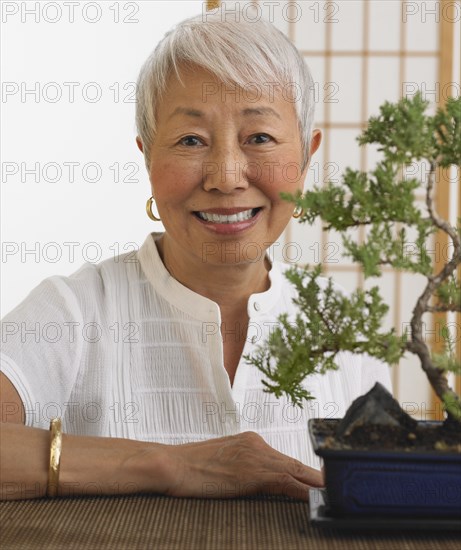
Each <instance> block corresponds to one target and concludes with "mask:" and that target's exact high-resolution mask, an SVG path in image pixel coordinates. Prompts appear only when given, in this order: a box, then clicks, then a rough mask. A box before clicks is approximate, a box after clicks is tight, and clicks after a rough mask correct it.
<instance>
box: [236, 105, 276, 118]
mask: <svg viewBox="0 0 461 550" xmlns="http://www.w3.org/2000/svg"><path fill="white" fill-rule="evenodd" d="M242 114H244V115H245V116H251V115H259V116H264V115H272V116H276V117H277V118H280V115H279V114H278V113H277V111H274V109H272V107H252V108H249V109H244V110H243V111H242Z"/></svg>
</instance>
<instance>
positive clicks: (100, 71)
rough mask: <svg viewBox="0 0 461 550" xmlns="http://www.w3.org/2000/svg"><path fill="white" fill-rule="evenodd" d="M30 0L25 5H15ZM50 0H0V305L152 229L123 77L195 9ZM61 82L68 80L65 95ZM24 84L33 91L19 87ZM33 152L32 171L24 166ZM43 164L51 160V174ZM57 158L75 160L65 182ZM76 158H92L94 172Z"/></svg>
mask: <svg viewBox="0 0 461 550" xmlns="http://www.w3.org/2000/svg"><path fill="white" fill-rule="evenodd" d="M35 4H39V9H38V10H37V12H36V13H37V15H34V13H32V14H31V13H26V12H25V11H24V9H25V8H26V9H27V10H34V9H35ZM53 4H57V3H56V2H40V3H36V2H2V16H3V20H2V56H1V66H2V74H1V76H2V103H1V111H2V112H1V115H2V136H1V137H2V146H1V155H2V170H3V173H2V182H1V186H2V189H1V199H2V206H1V239H2V263H1V274H2V278H1V298H2V299H1V312H2V315H4V314H5V313H7V312H8V311H9V310H11V309H12V308H13V307H14V306H15V305H16V304H17V303H18V302H19V301H20V300H22V299H23V298H24V297H25V296H26V295H27V293H28V292H29V291H30V290H31V289H32V288H33V287H34V286H36V285H37V284H38V283H39V282H40V281H41V280H43V279H44V278H45V277H47V276H50V275H56V274H61V275H67V274H70V273H72V272H74V271H76V270H77V269H78V268H79V267H80V266H81V265H82V264H83V263H84V262H85V261H97V260H98V259H102V258H106V257H110V256H111V255H112V254H116V253H118V251H120V252H121V253H123V252H124V251H127V250H132V249H133V247H134V246H140V245H141V244H142V242H143V241H144V239H145V238H146V235H147V234H148V233H149V232H150V231H152V230H159V229H161V225H160V224H153V222H151V221H150V220H149V219H148V218H147V216H146V214H145V202H146V200H147V198H148V197H149V196H150V185H149V181H148V177H147V173H146V171H145V167H144V160H143V157H142V155H141V153H140V152H139V150H138V148H137V146H136V143H135V137H136V131H135V123H134V109H135V104H134V102H133V99H132V93H133V89H134V85H133V83H134V82H135V81H136V79H137V76H138V72H139V69H140V67H141V65H142V63H143V62H144V60H145V59H146V58H147V56H148V55H149V53H150V52H151V51H152V49H153V48H154V47H155V46H156V44H157V43H158V42H159V40H160V39H161V38H162V37H163V35H164V34H165V32H167V31H168V30H169V29H170V28H171V27H172V26H173V25H174V24H175V23H176V22H178V21H180V20H182V19H184V18H185V17H189V16H193V15H199V14H200V13H201V10H202V2H200V1H190V0H188V1H177V0H175V1H168V2H167V1H158V0H156V1H153V2H152V1H151V2H149V1H137V2H118V6H119V8H118V19H119V22H118V23H117V22H116V18H117V11H116V10H115V7H114V5H115V4H116V2H113V1H112V2H111V1H108V2H101V1H99V2H79V5H77V6H76V7H75V12H74V21H73V22H71V21H70V11H69V8H68V7H66V6H65V4H66V2H60V3H59V4H60V5H62V16H61V18H60V20H59V21H57V22H55V23H51V22H47V21H46V19H49V20H54V19H55V18H56V16H57V14H58V11H57V9H56V8H55V7H54V6H53ZM95 4H96V6H94V5H95ZM15 5H16V6H17V7H18V8H19V11H18V13H16V14H11V15H9V12H10V10H13V9H14V6H15ZM85 6H86V8H85ZM98 6H99V10H100V11H99V12H98V9H97V7H98ZM111 6H112V8H113V9H111ZM7 10H8V13H7ZM98 14H99V15H100V20H99V21H97V22H95V23H90V22H87V21H85V17H86V18H87V19H89V20H92V19H96V18H97V17H98ZM21 19H23V20H25V22H22V21H21ZM36 19H38V20H39V21H38V22H36ZM5 20H6V22H4V21H5ZM124 20H126V21H124ZM132 21H133V22H132ZM136 21H137V22H136ZM36 83H37V84H36ZM53 83H57V85H55V84H53ZM64 83H77V84H76V85H73V86H74V92H75V97H74V98H73V102H72V98H71V97H70V89H71V87H72V86H71V85H70V84H67V85H65V84H64ZM89 83H95V84H96V85H93V84H89ZM15 85H17V87H18V91H17V92H15ZM124 87H125V89H124ZM34 89H37V90H38V93H37V96H35V94H34V93H26V94H25V95H23V97H21V95H22V94H21V92H26V90H34ZM117 90H119V92H120V93H119V96H118V97H117V95H116V93H117ZM57 91H58V93H59V91H61V92H62V97H61V99H60V100H58V101H56V102H55V101H54V100H55V98H56V97H57V96H56V94H57ZM98 92H100V93H101V98H100V99H99V101H95V102H92V100H93V99H95V98H96V97H97V94H98ZM37 162H38V163H39V171H40V173H39V175H38V176H37V179H38V181H36V177H35V175H34V174H33V173H27V170H33V169H34V167H35V164H36V163H37ZM50 163H57V164H58V165H59V167H60V169H61V170H62V177H61V178H60V179H59V180H58V181H56V182H53V181H52V180H54V179H56V177H57V175H58V171H57V170H56V169H55V167H54V165H53V164H50ZM64 163H79V165H78V166H75V175H74V181H73V182H72V181H69V180H70V179H71V178H69V174H70V170H71V168H70V167H69V165H68V164H67V165H65V164H64ZM88 163H97V165H98V166H99V167H100V168H99V170H100V179H99V181H91V180H94V179H96V178H97V177H98V175H99V174H98V169H97V168H95V166H94V165H92V164H88ZM116 163H118V168H119V181H118V182H117V181H116V170H117V164H116ZM127 163H131V164H128V165H127ZM85 165H87V166H86V168H84V167H85ZM125 165H127V166H126V168H125ZM110 167H112V169H111V168H110ZM16 168H17V169H18V172H17V173H16V174H12V173H11V172H12V171H14V170H15V169H16ZM133 171H135V173H133ZM50 180H51V181H50ZM64 243H74V244H64ZM93 243H94V244H93ZM133 243H134V244H133Z"/></svg>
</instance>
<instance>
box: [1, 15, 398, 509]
mask: <svg viewBox="0 0 461 550" xmlns="http://www.w3.org/2000/svg"><path fill="white" fill-rule="evenodd" d="M312 90H313V86H312V79H311V76H310V73H309V70H308V68H307V66H306V65H305V63H304V61H303V59H302V57H301V56H300V54H299V53H298V51H297V50H296V49H295V47H294V46H293V45H292V44H291V43H290V42H289V40H288V39H287V38H286V37H285V36H284V35H283V34H282V33H281V32H279V31H278V30H276V29H275V28H274V27H273V26H272V25H271V24H270V23H267V22H264V21H254V22H251V23H250V22H246V21H245V20H244V19H243V18H242V19H241V21H240V22H238V23H237V22H235V21H234V20H233V21H226V20H224V19H223V18H222V17H221V14H220V12H218V13H216V14H214V15H209V16H207V17H206V19H205V20H202V18H201V17H197V18H193V19H190V20H186V21H184V22H182V23H181V24H179V25H178V26H177V27H176V28H175V29H174V30H172V31H171V32H170V33H168V34H167V35H166V36H165V38H164V39H163V40H162V42H161V43H160V44H159V45H158V46H157V48H156V49H155V51H154V52H153V53H152V54H151V56H150V57H149V58H148V60H147V61H146V63H145V65H144V66H143V68H142V70H141V73H140V76H139V81H138V103H137V113H136V121H137V127H138V137H137V144H138V147H139V149H140V150H141V151H142V153H143V154H144V158H145V163H146V166H147V170H148V173H149V178H150V182H151V194H152V196H151V197H150V198H149V200H148V202H147V207H148V214H149V216H150V217H151V218H152V219H158V218H160V219H161V220H162V222H163V224H164V227H165V232H164V233H161V234H156V233H152V234H150V235H149V236H148V237H147V239H146V241H145V243H144V244H143V245H142V247H141V248H140V250H139V252H138V254H137V258H135V261H132V260H133V258H131V257H130V256H127V255H125V256H120V257H118V258H115V259H110V260H106V261H104V262H102V263H100V264H98V265H85V266H83V267H82V268H81V269H80V270H79V271H77V272H76V273H75V274H74V275H72V276H70V277H52V278H50V279H47V280H45V281H44V282H43V283H42V284H40V285H39V286H38V287H37V288H36V289H35V290H33V291H32V293H31V294H30V295H29V296H28V297H27V298H26V299H25V300H24V301H23V302H22V303H21V304H20V305H19V306H18V307H17V308H16V309H15V310H13V311H12V312H11V313H10V314H9V315H8V316H7V317H6V319H5V320H4V323H3V328H4V338H3V342H4V343H3V352H2V362H1V368H2V373H1V382H2V383H1V400H2V422H3V424H2V445H1V449H2V450H1V452H2V456H1V460H2V466H1V477H2V479H1V484H2V485H1V486H2V498H5V499H15V498H16V499H17V498H33V497H39V496H43V495H45V494H48V495H50V496H54V495H56V494H58V495H75V494H120V493H130V492H155V493H164V494H168V495H175V496H209V497H230V496H238V495H243V494H254V493H274V494H280V493H282V494H286V495H290V496H294V497H298V498H304V499H305V498H307V492H308V491H307V489H308V487H309V486H319V485H321V484H322V475H321V473H320V471H319V470H318V468H319V466H320V465H319V462H318V461H317V459H316V457H315V456H314V454H313V452H312V449H311V448H310V447H309V443H308V439H307V434H306V423H307V419H308V418H309V417H310V416H314V415H315V416H318V415H319V414H321V415H322V416H328V415H329V416H338V415H340V414H343V413H344V410H345V408H346V407H347V406H348V405H349V404H350V402H351V401H352V400H353V399H354V398H355V397H357V396H358V395H360V394H361V393H363V392H364V391H366V390H367V389H368V388H369V387H370V386H371V385H372V384H373V383H374V382H375V381H376V380H380V381H381V382H383V383H384V384H386V385H389V379H388V373H387V368H386V367H385V366H383V365H379V364H377V363H374V364H373V365H367V368H366V369H365V368H364V369H363V372H362V361H363V358H361V357H353V356H349V355H347V354H342V355H341V356H339V357H338V367H339V369H338V370H337V371H335V372H333V373H329V374H327V375H325V376H323V377H320V376H319V377H313V378H312V379H310V380H307V381H306V385H307V386H308V387H309V389H310V390H311V391H312V393H313V394H314V395H316V396H317V398H318V400H317V401H316V402H315V405H316V406H314V407H307V406H305V407H304V409H303V410H298V409H295V408H293V407H292V406H291V404H290V403H289V402H288V401H287V400H286V399H284V398H280V399H275V398H272V397H270V396H269V395H268V394H266V393H265V392H264V391H263V388H264V386H263V384H262V381H261V373H260V372H259V371H258V370H257V369H255V368H254V367H250V366H249V365H248V364H246V362H245V360H244V359H243V358H242V356H243V355H245V354H246V353H251V352H252V351H253V350H254V348H255V346H256V345H258V344H261V343H263V341H264V338H265V337H266V336H267V335H268V333H269V331H270V328H271V326H274V323H276V322H277V316H278V315H279V314H280V313H283V312H286V313H288V314H289V315H294V314H295V313H296V309H295V305H294V304H293V300H292V299H293V298H294V297H295V296H294V291H293V289H292V288H291V286H290V285H289V283H288V282H287V280H286V279H285V277H284V276H283V271H284V269H285V267H284V266H283V265H281V264H279V263H277V262H271V260H270V258H269V256H268V255H267V254H266V250H267V249H268V247H269V246H270V245H271V244H273V243H274V242H275V241H276V240H277V238H278V237H279V236H280V234H281V233H282V231H283V229H284V228H285V227H286V225H287V223H288V222H289V220H290V218H291V216H292V215H295V216H296V214H297V213H296V212H293V205H292V204H290V203H289V202H286V201H284V200H282V199H281V198H280V193H281V192H291V193H293V192H295V191H297V190H300V189H302V188H303V185H304V181H305V178H306V173H307V169H308V166H309V160H310V158H311V155H312V154H313V153H314V152H315V151H316V149H317V148H318V146H319V143H320V132H319V131H318V130H313V129H312V122H313V111H314V104H313V97H312ZM37 323H38V326H39V328H40V330H41V332H40V334H42V335H43V334H44V331H43V330H42V329H43V327H48V328H49V327H52V328H53V327H54V328H56V327H59V329H60V330H61V333H60V334H61V337H60V338H59V339H57V338H56V337H54V338H53V337H51V336H49V337H48V338H46V337H43V336H42V337H41V338H39V341H36V339H35V338H34V337H33V336H32V337H31V336H30V334H29V333H27V332H26V333H24V332H23V330H24V327H27V329H29V330H30V327H33V326H36V324H37ZM46 334H49V332H48V329H47V332H46ZM63 334H65V336H63ZM53 417H59V418H60V421H61V422H62V432H63V435H62V438H61V437H60V430H59V420H58V421H54V422H53V423H52V433H51V436H50V432H49V431H48V428H49V423H50V419H51V418H53ZM50 442H51V451H50ZM50 460H51V461H52V462H53V465H52V466H50Z"/></svg>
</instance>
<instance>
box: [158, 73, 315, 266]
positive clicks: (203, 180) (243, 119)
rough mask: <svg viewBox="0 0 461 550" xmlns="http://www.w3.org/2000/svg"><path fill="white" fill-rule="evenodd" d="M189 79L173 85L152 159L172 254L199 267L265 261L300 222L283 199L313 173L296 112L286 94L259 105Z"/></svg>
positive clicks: (209, 82) (199, 77)
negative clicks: (284, 233) (305, 157)
mask: <svg viewBox="0 0 461 550" xmlns="http://www.w3.org/2000/svg"><path fill="white" fill-rule="evenodd" d="M181 79H182V81H183V83H181V82H180V81H179V80H178V79H177V78H176V76H172V77H171V78H170V81H169V85H168V89H167V92H166V94H165V96H164V99H163V101H162V102H161V103H160V104H159V106H158V110H157V134H156V137H155V141H154V143H153V144H152V148H151V150H150V181H151V186H152V194H153V196H154V197H155V201H156V204H157V209H158V212H159V215H160V218H161V219H162V221H163V224H164V226H165V230H166V233H165V236H164V246H168V247H169V249H170V252H172V253H175V254H182V255H183V257H188V258H189V259H190V260H195V261H200V262H204V261H206V262H213V263H221V264H222V263H226V264H228V263H232V264H235V263H242V262H243V263H245V262H248V261H250V262H255V261H257V260H258V259H261V258H262V259H263V258H264V252H265V250H266V249H267V248H268V247H269V246H270V245H271V244H272V243H274V242H275V241H276V240H277V238H278V237H279V236H280V234H281V233H282V231H283V229H284V228H285V227H286V225H287V223H288V221H289V220H290V218H291V215H292V214H293V204H292V203H289V202H287V201H284V200H282V199H281V198H280V193H281V192H288V193H295V192H296V191H297V190H298V189H302V188H303V183H304V179H305V175H306V171H307V168H308V167H307V166H306V167H305V168H304V170H303V171H301V168H302V165H303V151H302V144H301V138H300V134H299V129H298V123H297V118H296V113H295V107H294V104H293V103H292V102H290V101H288V100H287V99H284V98H283V96H282V95H281V93H279V90H277V88H275V94H273V95H272V96H271V97H269V96H268V97H265V96H262V97H261V98H260V100H259V101H256V102H255V101H252V99H253V98H254V95H253V96H251V95H250V94H249V93H248V94H245V93H242V92H243V91H242V90H239V89H238V88H232V89H228V88H226V87H225V86H224V85H223V84H222V83H221V82H220V81H219V80H217V79H216V77H214V76H212V75H211V74H210V73H208V72H207V71H205V70H203V69H200V68H195V69H194V70H193V71H191V70H187V71H186V70H183V71H181ZM319 138H320V136H317V137H316V138H315V139H314V140H313V146H312V148H311V152H313V150H315V149H316V148H317V146H318V142H319Z"/></svg>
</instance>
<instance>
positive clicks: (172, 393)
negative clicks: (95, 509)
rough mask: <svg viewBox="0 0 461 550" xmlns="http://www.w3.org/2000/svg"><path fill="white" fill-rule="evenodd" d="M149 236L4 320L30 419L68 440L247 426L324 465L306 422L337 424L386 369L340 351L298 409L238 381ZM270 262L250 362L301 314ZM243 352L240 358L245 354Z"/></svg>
mask: <svg viewBox="0 0 461 550" xmlns="http://www.w3.org/2000/svg"><path fill="white" fill-rule="evenodd" d="M159 236H160V234H151V235H149V236H148V237H147V239H146V241H145V242H144V244H143V245H142V247H141V248H140V249H139V251H138V253H137V255H136V256H133V255H132V254H131V253H130V254H124V255H121V256H118V257H116V258H111V259H108V260H106V261H103V262H101V263H100V264H96V265H95V264H86V265H84V266H83V267H81V268H80V269H79V270H78V271H77V272H76V273H74V274H73V275H71V276H70V277H51V278H49V279H46V280H45V281H43V282H42V283H41V284H40V285H39V286H38V287H36V288H35V289H34V290H33V291H32V292H31V293H30V294H29V296H27V298H26V299H25V300H24V301H23V302H22V303H21V304H20V305H19V306H17V307H16V308H15V309H14V310H13V311H12V312H11V313H9V314H8V315H7V316H6V317H5V318H4V320H3V322H2V348H3V350H2V353H1V360H0V368H1V371H2V372H3V373H4V374H5V375H6V376H7V377H8V378H9V379H10V380H11V382H12V383H13V384H14V386H15V387H16V389H17V391H18V392H19V395H20V397H21V399H22V401H23V403H24V408H25V411H26V424H27V425H28V426H35V427H40V428H45V429H47V428H48V426H49V420H50V419H51V418H52V417H55V416H61V417H62V419H63V429H64V431H65V432H67V433H73V434H81V435H95V436H106V437H124V438H131V439H138V440H143V441H156V442H160V443H166V444H179V443H189V442H193V441H200V440H204V439H209V438H214V437H222V436H226V435H231V434H237V433H240V432H243V431H247V430H251V431H255V432H257V433H259V434H261V435H262V436H263V437H264V439H265V440H266V441H267V442H268V443H269V444H270V445H271V446H272V447H274V448H276V449H278V450H279V451H281V452H283V453H285V454H287V455H290V456H293V457H295V458H297V459H299V460H301V461H302V462H304V463H305V464H308V465H310V466H313V467H319V464H320V463H319V460H318V458H317V457H316V456H315V455H314V453H313V451H312V447H311V444H310V441H309V437H308V434H307V421H308V419H309V418H318V417H328V418H333V417H341V416H343V415H344V412H345V410H346V409H347V407H348V406H349V405H350V403H351V402H352V401H353V400H354V399H355V398H356V397H358V396H359V395H361V394H363V393H365V392H366V391H368V390H369V389H370V388H371V387H372V386H373V384H374V383H375V382H376V381H380V382H381V383H382V384H383V385H385V386H386V387H388V388H389V389H390V387H391V384H390V376H389V369H388V367H387V366H386V365H384V364H382V363H380V362H379V361H376V360H375V359H372V358H369V357H367V356H358V355H352V354H350V353H341V354H339V355H338V357H337V363H338V366H339V369H338V370H336V371H330V372H328V373H327V374H325V375H313V376H311V377H309V378H308V379H307V380H306V381H305V387H306V388H307V389H308V390H309V391H310V392H311V393H312V394H313V395H314V396H315V398H316V399H315V400H312V401H306V402H305V404H304V407H303V408H302V409H300V408H298V407H295V406H293V405H292V403H290V402H289V401H288V400H287V398H285V397H282V398H279V399H277V398H276V397H275V396H273V395H272V394H268V393H266V392H264V391H263V389H264V386H263V384H262V377H263V375H262V373H261V372H260V371H259V370H258V369H257V368H256V367H254V366H250V365H248V364H247V363H246V362H245V360H244V359H243V358H242V359H241V360H240V362H239V365H238V368H237V371H236V374H235V379H234V383H233V385H232V386H231V384H230V381H229V376H228V374H227V372H226V370H225V368H224V362H223V345H222V336H221V332H220V324H221V316H220V310H219V307H218V305H217V304H216V303H215V302H213V301H211V300H209V299H208V298H204V297H203V296H201V295H199V294H196V293H195V292H193V291H191V290H190V289H188V288H186V287H185V286H183V285H181V284H180V283H179V282H178V281H177V280H176V279H174V278H173V277H171V276H170V274H169V273H168V271H167V270H166V268H165V266H164V265H163V263H162V260H161V258H160V256H159V254H158V251H157V246H156V244H155V239H157V238H158V237H159ZM287 267H288V266H286V265H284V264H281V263H278V262H273V265H272V269H271V271H270V273H269V276H270V281H271V286H270V288H269V289H268V290H267V291H265V292H262V293H259V294H253V295H251V296H250V299H249V301H248V315H249V318H250V323H249V328H248V334H247V338H246V342H245V346H244V350H243V355H245V354H251V353H252V352H253V351H254V350H255V348H256V346H257V345H258V344H262V343H263V342H264V340H265V338H266V337H267V335H268V334H269V331H270V329H271V327H273V326H274V324H275V323H276V322H277V317H278V315H280V314H281V313H283V312H287V313H288V314H289V315H290V316H294V315H296V311H297V310H296V306H295V305H294V304H293V301H292V298H293V297H294V295H295V291H294V287H293V286H292V285H291V283H289V282H288V280H287V279H286V278H285V276H284V275H283V272H284V271H285V270H286V269H287ZM243 355H242V357H243Z"/></svg>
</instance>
